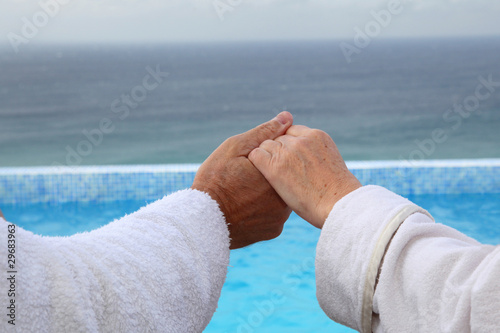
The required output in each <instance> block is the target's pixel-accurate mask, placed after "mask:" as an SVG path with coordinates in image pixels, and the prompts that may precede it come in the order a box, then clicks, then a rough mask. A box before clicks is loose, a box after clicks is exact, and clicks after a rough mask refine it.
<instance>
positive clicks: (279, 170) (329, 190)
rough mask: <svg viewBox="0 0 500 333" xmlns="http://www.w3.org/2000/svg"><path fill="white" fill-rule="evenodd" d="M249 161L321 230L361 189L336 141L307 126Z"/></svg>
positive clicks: (293, 129) (268, 142)
mask: <svg viewBox="0 0 500 333" xmlns="http://www.w3.org/2000/svg"><path fill="white" fill-rule="evenodd" d="M248 158H249V160H250V161H251V162H252V163H253V164H254V165H255V167H257V169H259V171H260V172H261V173H262V174H263V175H264V176H265V177H266V179H267V180H268V181H269V183H270V184H271V185H272V186H273V187H274V189H275V190H276V192H278V194H279V195H280V196H281V198H282V199H283V200H284V201H285V202H286V203H287V205H288V206H289V207H290V208H292V209H293V210H294V211H295V212H296V213H297V214H298V215H300V216H301V217H302V218H303V219H305V220H306V221H308V222H309V223H311V224H312V225H314V226H316V227H318V228H322V227H323V224H324V223H325V220H326V218H327V217H328V214H330V211H331V210H332V208H333V206H334V205H335V203H336V202H337V201H338V200H340V199H341V198H342V197H344V196H345V195H347V194H348V193H350V192H352V191H354V190H356V189H357V188H359V187H361V184H360V183H359V181H358V180H357V179H356V177H354V175H353V174H352V173H351V172H350V171H349V170H348V169H347V167H346V165H345V163H344V160H343V159H342V156H341V155H340V153H339V151H338V149H337V146H336V145H335V143H334V142H333V140H332V138H330V136H329V135H328V134H326V133H325V132H323V131H320V130H315V129H310V128H308V127H306V126H292V127H290V128H289V129H288V131H287V132H286V135H284V136H281V137H278V138H277V139H275V140H266V141H264V142H263V143H262V144H261V145H260V147H259V148H256V149H255V150H253V151H252V152H251V153H250V155H249V157H248Z"/></svg>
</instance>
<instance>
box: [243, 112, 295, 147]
mask: <svg viewBox="0 0 500 333" xmlns="http://www.w3.org/2000/svg"><path fill="white" fill-rule="evenodd" d="M292 123H293V116H292V115H291V114H290V113H289V112H286V111H284V112H281V113H280V114H279V115H277V116H276V117H275V118H274V119H271V120H270V121H268V122H267V123H264V124H262V125H260V126H257V127H255V128H254V129H251V130H250V131H248V132H245V133H243V134H240V135H239V138H240V140H241V141H239V142H241V144H242V145H243V146H242V147H240V148H239V153H240V154H241V155H244V156H248V154H249V153H250V152H251V151H252V150H254V149H255V148H257V147H259V146H260V145H261V144H262V143H263V142H264V141H266V140H274V139H275V138H277V137H279V136H281V135H283V134H285V132H286V131H287V130H288V129H289V128H290V126H291V125H292Z"/></svg>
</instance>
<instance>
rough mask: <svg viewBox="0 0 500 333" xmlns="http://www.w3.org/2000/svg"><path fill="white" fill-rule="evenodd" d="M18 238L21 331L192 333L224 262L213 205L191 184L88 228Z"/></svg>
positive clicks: (206, 310)
mask: <svg viewBox="0 0 500 333" xmlns="http://www.w3.org/2000/svg"><path fill="white" fill-rule="evenodd" d="M2 232H3V230H2ZM18 234H19V236H18V237H19V243H20V244H22V246H19V253H18V258H19V262H18V272H19V274H18V276H19V278H18V281H19V284H18V290H19V291H22V293H21V292H20V293H19V297H18V300H19V311H20V313H19V317H18V318H19V324H20V325H21V326H17V325H16V326H17V327H18V329H19V328H20V327H21V328H22V327H26V329H27V330H28V331H29V329H31V328H35V327H36V328H37V329H39V328H40V329H41V331H44V328H45V329H46V330H47V331H51V332H53V331H55V332H58V331H75V332H76V331H80V330H82V331H97V330H99V331H103V332H108V331H110V332H111V331H114V332H118V331H133V330H138V329H139V330H141V329H144V330H151V331H155V330H156V331H167V332H169V331H171V332H174V331H176V332H183V331H186V332H188V331H189V332H194V331H201V330H203V328H204V327H205V326H206V325H207V324H208V322H209V321H210V318H211V317H212V314H213V312H214V311H215V309H216V306H217V300H218V297H219V295H220V290H221V288H222V285H223V283H224V279H225V274H226V271H227V265H228V261H229V237H228V231H227V227H226V225H225V222H224V218H223V216H222V213H221V212H220V210H219V208H218V206H217V203H216V202H215V201H213V200H212V199H210V198H209V197H208V196H207V195H206V194H203V193H201V192H198V191H191V190H188V191H181V192H178V193H176V194H173V195H171V196H169V197H166V198H164V199H162V200H159V201H157V202H155V203H153V204H151V205H149V206H147V207H145V208H143V209H141V210H140V211H138V212H136V213H134V214H132V215H129V216H126V217H124V218H123V219H121V220H118V221H115V222H113V223H110V224H108V225H107V226H105V227H103V228H101V229H98V230H95V231H93V232H91V233H84V234H77V235H74V236H72V237H69V238H59V237H57V238H46V237H44V238H42V237H38V236H35V235H33V234H31V233H29V232H27V231H24V230H22V229H19V230H18ZM2 304H3V303H2ZM2 324H3V323H2ZM23 325H27V326H23ZM30 325H36V326H30ZM72 328H75V329H74V330H73V329H72ZM96 328H98V329H96Z"/></svg>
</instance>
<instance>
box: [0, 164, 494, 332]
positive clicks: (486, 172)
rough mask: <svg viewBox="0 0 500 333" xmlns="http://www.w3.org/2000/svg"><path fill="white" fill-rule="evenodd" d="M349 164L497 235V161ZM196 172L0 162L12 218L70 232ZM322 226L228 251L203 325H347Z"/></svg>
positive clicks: (291, 225) (486, 237)
mask: <svg viewBox="0 0 500 333" xmlns="http://www.w3.org/2000/svg"><path fill="white" fill-rule="evenodd" d="M349 166H350V167H351V168H352V170H353V172H354V173H355V174H356V176H357V177H358V178H360V179H361V180H362V182H363V183H365V184H368V183H371V184H379V185H383V186H386V187H388V188H390V189H392V190H394V191H396V192H398V193H400V194H402V195H404V196H406V197H408V198H409V199H411V200H412V201H414V202H415V203H417V204H419V205H420V206H422V207H424V208H425V209H427V210H428V211H429V212H430V213H431V214H433V216H434V217H435V219H436V221H438V222H441V223H444V224H446V225H449V226H451V227H454V228H456V229H458V230H460V231H462V232H464V233H465V234H467V235H469V236H471V237H473V238H475V239H477V240H479V241H481V242H484V243H489V244H499V243H500V161H475V162H473V161H461V162H457V161H455V162H453V161H451V162H446V163H445V162H434V163H432V165H431V164H425V165H420V167H415V166H402V165H400V164H394V163H387V162H383V163H382V162H376V163H372V164H371V166H370V165H369V164H365V163H362V164H352V163H351V164H350V165H349ZM120 170H121V171H123V172H118V171H120ZM131 170H134V171H133V172H132V171H131ZM140 170H142V171H140ZM194 172H195V168H194V167H191V166H190V167H186V169H184V170H178V169H177V167H176V169H172V167H162V168H160V167H158V168H150V169H144V168H143V169H139V168H136V167H129V168H125V167H123V168H122V167H120V168H117V167H109V168H107V169H105V170H103V169H102V168H99V169H90V170H89V169H82V170H68V171H67V172H66V173H60V172H59V173H55V172H53V171H49V170H46V169H43V170H33V169H29V170H24V171H23V170H13V169H9V170H3V171H2V170H0V195H1V196H0V207H1V208H2V210H3V211H4V214H5V216H6V217H7V218H8V219H9V220H10V221H12V222H14V223H17V224H18V225H19V226H21V227H23V228H25V229H28V230H31V231H33V232H35V233H38V234H43V235H51V236H56V235H61V236H62V235H71V234H74V233H76V232H81V231H90V230H93V229H95V228H98V227H99V226H102V225H104V224H107V223H108V222H110V221H112V220H113V219H116V218H120V217H121V216H123V215H124V214H128V213H132V212H134V211H135V210H137V209H138V208H140V207H142V206H144V205H145V204H147V203H148V202H152V201H154V199H156V198H160V197H161V196H162V195H163V194H168V193H170V192H172V191H173V190H177V189H179V188H184V187H188V186H189V185H190V181H192V177H193V176H194ZM121 182H123V183H122V184H123V186H120V183H121ZM18 187H21V188H24V192H23V191H18V189H17V188H18ZM134 187H135V188H136V189H137V190H136V191H133V189H134ZM37 193H38V196H37ZM138 197H141V198H140V199H138ZM319 234H320V231H319V230H317V229H315V228H313V227H311V226H310V225H309V224H307V223H306V222H305V221H303V220H302V219H300V218H299V217H298V216H296V215H294V214H292V216H291V218H290V219H289V220H288V222H287V223H286V225H285V229H284V231H283V234H282V235H281V236H280V237H279V238H277V239H275V240H272V241H268V242H263V243H259V244H255V245H252V246H250V247H247V248H244V249H240V250H236V251H232V253H231V263H230V267H229V273H228V276H227V280H226V283H225V285H224V288H223V291H222V296H221V299H220V301H219V308H218V310H217V312H216V314H215V315H214V318H213V320H212V322H211V323H210V324H209V326H208V327H207V329H206V330H205V332H209V333H210V332H245V333H247V332H273V333H276V332H351V331H352V330H349V329H347V328H345V327H342V326H340V325H337V324H335V323H334V322H332V321H331V320H330V319H328V318H327V317H326V315H324V314H323V312H322V311H321V309H320V308H319V305H318V303H317V301H316V296H315V280H314V256H315V246H316V242H317V240H318V237H319Z"/></svg>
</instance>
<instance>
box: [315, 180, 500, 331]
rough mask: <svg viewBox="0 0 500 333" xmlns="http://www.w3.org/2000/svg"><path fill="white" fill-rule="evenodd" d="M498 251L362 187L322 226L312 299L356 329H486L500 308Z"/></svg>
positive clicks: (388, 196)
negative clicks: (315, 292)
mask: <svg viewBox="0 0 500 333" xmlns="http://www.w3.org/2000/svg"><path fill="white" fill-rule="evenodd" d="M498 252H499V250H498V249H496V250H495V248H494V247H492V246H485V245H481V244H479V243H478V242H476V241H474V240H473V239H470V238H468V237H466V236H465V235H463V234H461V233H459V232H457V231H455V230H453V229H451V228H448V227H445V226H443V225H438V224H435V223H434V221H433V220H432V218H431V217H430V216H429V215H428V213H427V212H426V211H425V210H422V209H421V208H419V207H417V206H415V205H413V204H412V203H411V202H409V201H408V200H406V199H404V198H401V197H400V196H398V195H396V194H394V193H392V192H390V191H388V190H386V189H383V188H380V187H375V186H367V187H364V188H362V189H359V190H357V191H355V192H353V193H351V194H350V195H348V196H346V197H345V198H343V199H342V200H341V201H339V202H338V203H337V204H336V205H335V207H334V208H333V210H332V212H331V213H330V216H329V217H328V219H327V221H326V223H325V226H324V228H323V230H322V233H321V237H320V241H319V243H318V250H317V259H316V276H317V290H318V300H319V302H320V305H321V306H322V308H323V309H324V310H325V312H326V313H327V315H328V316H330V317H331V318H332V319H334V320H336V321H338V322H341V323H342V324H344V325H347V326H350V327H353V328H355V329H357V330H359V331H362V332H371V331H372V330H373V331H375V332H384V331H385V332H420V331H422V332H427V331H429V332H430V331H433V332H434V331H435V332H437V331H443V330H444V328H443V325H450V326H446V327H454V328H455V330H454V331H463V330H464V328H468V327H479V328H478V329H476V330H479V331H488V329H483V328H484V327H486V328H488V327H490V326H474V325H477V323H478V322H480V321H482V322H483V324H482V325H490V324H491V323H492V319H493V317H492V316H491V315H492V311H491V310H490V311H488V309H498V308H499V306H500V304H496V303H495V302H497V303H498V301H496V299H500V297H498V296H496V295H498V290H500V285H499V282H497V281H500V271H499V269H500V268H499V267H500V265H498V261H499V254H498ZM495 262H496V264H495ZM495 267H496V270H497V271H496V272H495V271H494V270H495ZM377 276H378V280H377ZM479 286H481V287H480V288H479ZM474 290H476V292H478V294H477V295H475V296H474V292H473V291H474ZM450 291H452V292H454V293H456V295H457V296H456V298H454V299H453V300H451V298H450V296H449V293H450ZM485 291H487V292H486V293H485ZM480 295H481V296H480ZM454 297H455V296H454ZM480 298H483V299H482V300H481V301H479V299H480ZM493 299H495V300H493ZM436 304H437V306H438V307H439V309H437V308H436ZM493 304H494V305H493ZM468 313H470V314H471V317H468V315H467V314H468ZM487 316H490V317H489V319H488V318H486V317H487ZM469 319H470V320H469ZM478 319H480V320H478ZM424 325H427V326H424ZM490 331H491V330H490Z"/></svg>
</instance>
